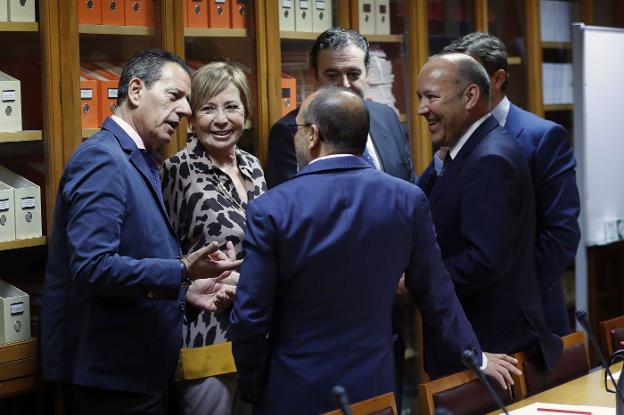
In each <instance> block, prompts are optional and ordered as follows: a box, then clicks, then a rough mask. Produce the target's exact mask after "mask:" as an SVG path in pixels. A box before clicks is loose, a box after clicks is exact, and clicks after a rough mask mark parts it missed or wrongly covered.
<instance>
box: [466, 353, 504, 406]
mask: <svg viewBox="0 0 624 415" xmlns="http://www.w3.org/2000/svg"><path fill="white" fill-rule="evenodd" d="M461 359H462V363H463V364H464V366H466V367H467V368H468V369H469V370H470V371H472V372H473V373H475V374H476V375H477V377H478V378H479V381H480V382H481V383H482V384H483V385H484V386H485V389H487V391H488V393H489V394H490V395H491V396H492V398H494V402H496V405H497V406H498V408H499V409H500V410H501V411H503V412H504V413H505V415H509V412H507V408H505V404H503V402H502V401H501V399H500V396H498V394H497V393H496V391H495V390H494V388H493V387H492V385H490V382H489V381H488V380H487V378H486V377H485V374H484V373H483V371H482V370H481V368H480V367H479V365H478V364H477V360H476V358H475V355H474V352H473V351H472V350H464V351H463V353H462V356H461Z"/></svg>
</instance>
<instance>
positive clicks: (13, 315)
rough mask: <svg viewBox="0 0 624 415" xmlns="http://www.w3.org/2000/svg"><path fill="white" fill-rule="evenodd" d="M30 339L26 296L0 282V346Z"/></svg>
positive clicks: (9, 285) (28, 303)
mask: <svg viewBox="0 0 624 415" xmlns="http://www.w3.org/2000/svg"><path fill="white" fill-rule="evenodd" d="M27 339H30V301H29V298H28V294H26V293H25V292H24V291H22V290H20V289H18V288H16V287H14V286H12V285H11V284H9V283H8V282H6V281H4V280H0V344H6V343H14V342H18V341H22V340H27Z"/></svg>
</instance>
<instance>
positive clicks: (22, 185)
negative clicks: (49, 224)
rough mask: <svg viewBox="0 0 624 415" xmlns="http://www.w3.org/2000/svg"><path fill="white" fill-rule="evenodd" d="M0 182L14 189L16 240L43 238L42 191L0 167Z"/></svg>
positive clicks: (28, 181) (33, 184)
mask: <svg viewBox="0 0 624 415" xmlns="http://www.w3.org/2000/svg"><path fill="white" fill-rule="evenodd" d="M0 182H2V183H4V184H6V185H8V186H10V187H12V188H13V195H14V196H13V206H14V210H13V211H14V212H15V239H27V238H36V237H39V236H41V189H40V188H39V186H37V185H36V184H35V183H33V182H31V181H30V180H28V179H26V178H24V177H22V176H20V175H19V174H17V173H14V172H12V171H11V170H9V169H7V168H6V167H4V166H0Z"/></svg>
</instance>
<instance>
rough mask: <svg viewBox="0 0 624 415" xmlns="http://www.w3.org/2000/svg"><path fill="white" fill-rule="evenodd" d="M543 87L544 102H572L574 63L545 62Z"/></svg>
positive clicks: (543, 65)
mask: <svg viewBox="0 0 624 415" xmlns="http://www.w3.org/2000/svg"><path fill="white" fill-rule="evenodd" d="M542 87H543V92H544V104H571V103H572V102H573V100H574V96H573V95H574V92H573V89H572V64H571V63H543V64H542Z"/></svg>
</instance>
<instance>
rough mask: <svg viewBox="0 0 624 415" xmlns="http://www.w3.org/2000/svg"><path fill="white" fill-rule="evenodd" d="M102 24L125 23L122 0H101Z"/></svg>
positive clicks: (118, 24) (117, 24) (116, 24)
mask: <svg viewBox="0 0 624 415" xmlns="http://www.w3.org/2000/svg"><path fill="white" fill-rule="evenodd" d="M103 1H104V2H103V3H102V24H107V25H112V26H124V25H125V24H126V16H125V11H124V9H125V7H124V6H125V4H124V2H123V0H103Z"/></svg>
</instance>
